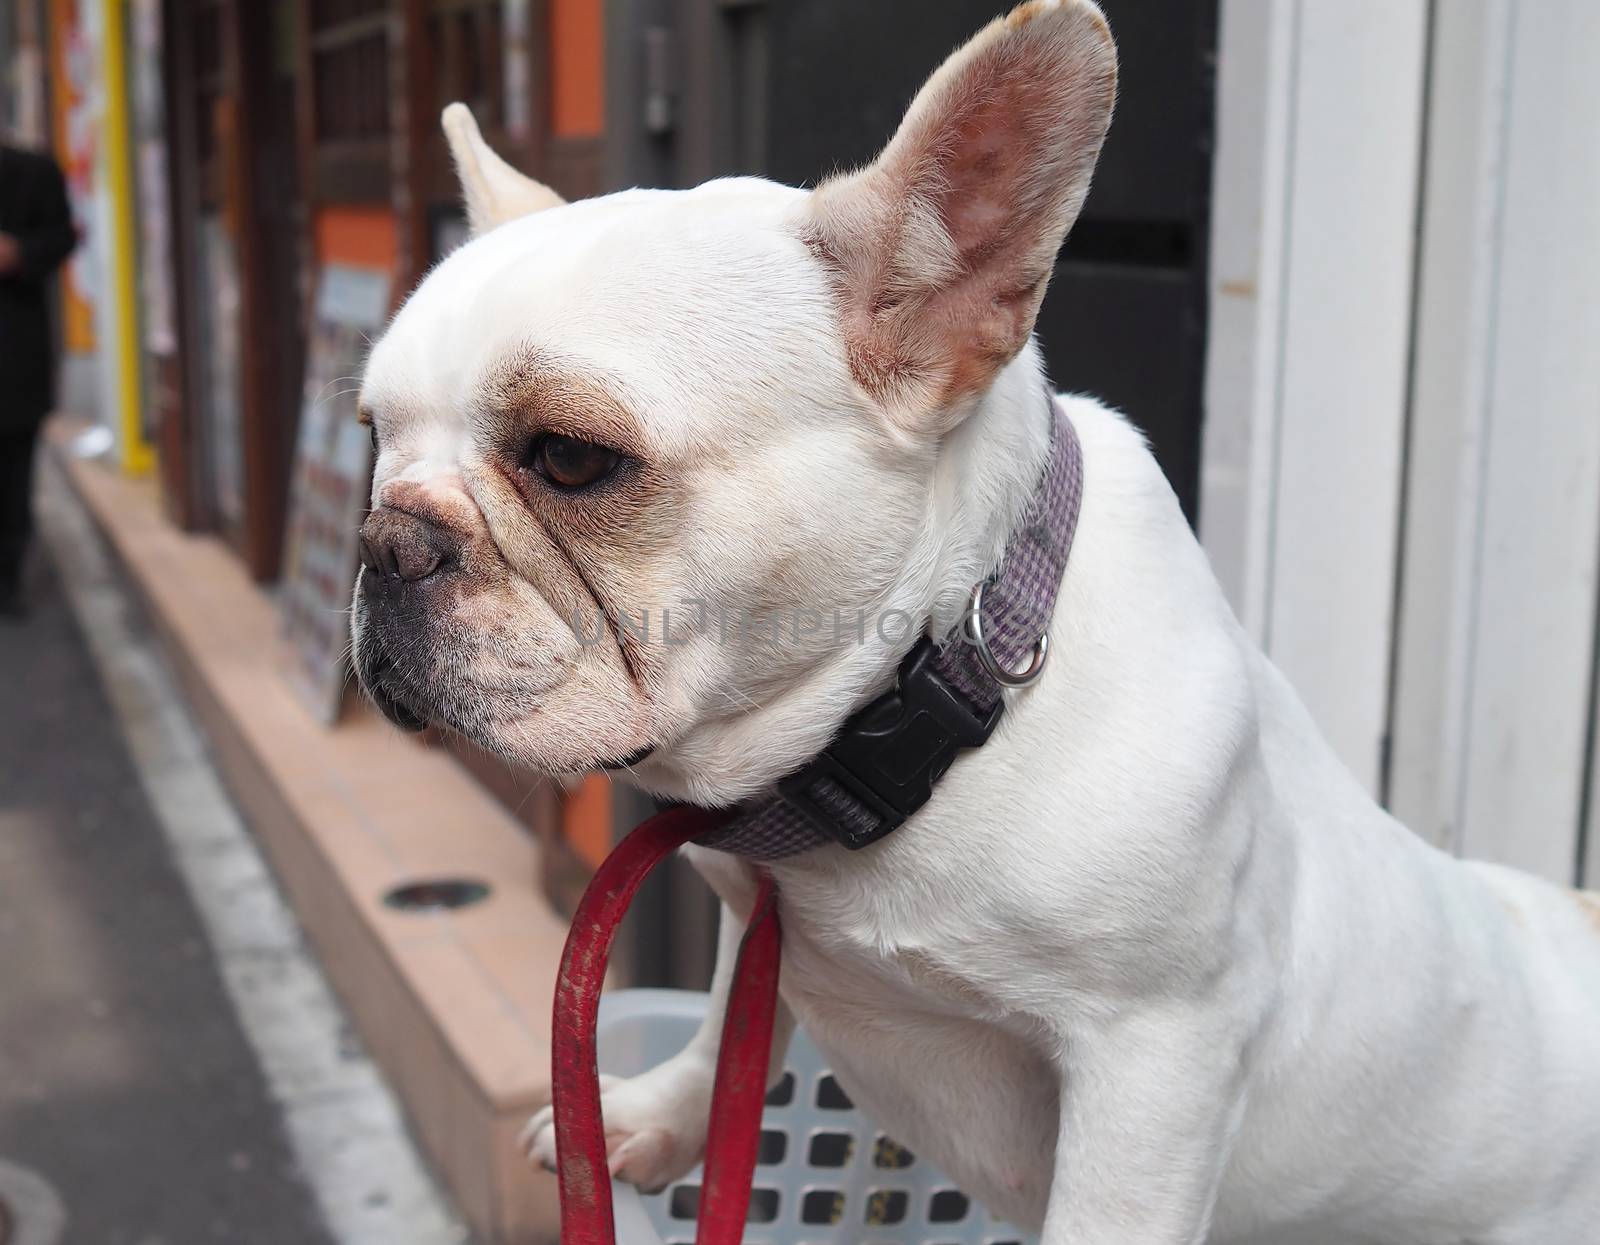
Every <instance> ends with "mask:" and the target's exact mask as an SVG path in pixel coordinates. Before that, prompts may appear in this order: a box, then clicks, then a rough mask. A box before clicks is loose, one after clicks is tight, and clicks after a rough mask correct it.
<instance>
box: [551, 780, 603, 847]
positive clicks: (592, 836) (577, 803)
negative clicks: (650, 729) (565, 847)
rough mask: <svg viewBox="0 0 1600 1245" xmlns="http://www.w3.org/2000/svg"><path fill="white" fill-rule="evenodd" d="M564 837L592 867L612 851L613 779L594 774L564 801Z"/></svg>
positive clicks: (562, 828)
mask: <svg viewBox="0 0 1600 1245" xmlns="http://www.w3.org/2000/svg"><path fill="white" fill-rule="evenodd" d="M561 833H562V835H563V837H564V838H565V839H566V840H567V843H568V844H569V845H570V846H571V847H572V850H573V851H574V852H576V853H577V855H578V858H579V859H580V860H582V861H583V862H584V863H585V864H588V865H589V866H591V867H593V866H597V865H598V864H599V863H600V862H601V861H602V860H604V859H605V858H606V853H607V852H609V851H610V850H611V779H610V778H609V777H607V776H606V775H605V774H590V775H589V776H588V777H587V778H585V779H584V780H583V782H582V783H581V784H580V785H579V786H577V787H576V788H574V789H573V790H571V791H569V792H567V794H566V796H565V797H563V799H562V801H561Z"/></svg>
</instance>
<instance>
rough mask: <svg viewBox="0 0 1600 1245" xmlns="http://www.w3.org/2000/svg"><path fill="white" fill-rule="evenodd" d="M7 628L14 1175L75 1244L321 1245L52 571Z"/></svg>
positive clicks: (1, 748)
mask: <svg viewBox="0 0 1600 1245" xmlns="http://www.w3.org/2000/svg"><path fill="white" fill-rule="evenodd" d="M43 562H44V555H43V554H40V555H38V556H37V557H36V560H35V571H36V573H35V575H34V576H33V592H32V597H33V602H34V612H33V616H32V617H31V618H30V619H29V620H28V621H27V622H25V623H23V624H20V625H19V624H15V623H4V622H0V1161H4V1162H6V1163H10V1164H19V1165H21V1166H23V1167H25V1168H28V1169H31V1170H33V1171H34V1172H36V1173H38V1174H39V1175H41V1176H42V1177H44V1179H45V1180H46V1181H48V1182H49V1183H50V1184H51V1185H53V1186H54V1187H55V1189H56V1191H57V1192H58V1193H59V1195H60V1197H61V1199H62V1201H63V1202H64V1203H65V1206H66V1212H67V1228H66V1234H65V1237H64V1241H65V1242H66V1243H67V1245H199V1243H201V1242H205V1241H227V1242H232V1243H235V1245H255V1243H257V1242H259V1243H260V1245H325V1243H327V1242H329V1240H330V1238H329V1235H328V1233H327V1231H326V1230H325V1228H324V1227H323V1226H322V1224H321V1222H320V1220H319V1216H318V1212H317V1209H316V1205H315V1202H314V1199H313V1197H312V1194H311V1191H310V1189H309V1188H308V1187H307V1186H306V1185H305V1184H304V1183H303V1182H302V1180H301V1179H300V1176H299V1175H298V1173H297V1172H296V1170H295V1165H294V1160H293V1157H292V1155H291V1152H290V1149H289V1146H288V1144H287V1141H286V1138H285V1134H284V1129H283V1125H282V1122H281V1119H280V1115H279V1112H278V1111H277V1109H276V1108H275V1106H274V1104H273V1103H272V1102H271V1100H270V1098H269V1095H268V1092H267V1087H266V1083H265V1081H264V1080H263V1076H262V1073H261V1070H260V1068H259V1066H258V1065H257V1063H256V1061H255V1058H254V1056H253V1054H252V1051H251V1048H250V1046H249V1044H248V1042H247V1041H246V1038H245V1036H244V1033H243V1032H242V1031H241V1029H240V1025H239V1022H238V1020H237V1019H236V1015H235V1012H234V1011H233V1009H232V1007H231V1006H230V1003H229V1000H228V997H227V994H226V992H225V990H224V987H223V984H222V981H221V979H220V977H219V975H218V971H217V967H216V964H215V962H214V960H213V959H212V957H211V953H210V949H209V947H208V944H207V942H206V939H205V935H204V933H203V930H202V928H201V925H200V922H199V919H198V917H197V914H196V911H195V908H194V906H193V904H192V903H191V901H190V899H189V895H188V893H187V891H186V890H185V888H184V885H183V883H182V881H181V879H180V877H179V875H178V873H177V871H176V869H175V867H174V865H173V863H172V862H171V860H170V859H169V856H168V852H167V848H166V845H165V842H164V840H163V838H162V834H161V831H160V828H159V826H158V824H157V822H156V820H155V816H154V813H153V812H152V810H151V808H150V806H149V803H148V802H147V800H146V799H145V797H144V794H143V791H142V790H141V788H140V785H139V781H138V777H137V774H136V771H135V769H134V765H133V762H132V759H131V757H130V755H129V751H128V747H127V744H126V741H125V740H124V739H123V738H122V736H121V734H120V731H119V728H118V726H117V719H116V717H115V715H114V714H113V713H112V711H111V707H110V705H109V704H108V702H107V698H106V695H105V693H104V691H103V689H102V688H101V686H100V684H99V682H98V678H97V675H96V671H95V667H94V665H93V664H92V661H91V657H90V654H89V652H88V651H87V649H86V647H85V644H84V640H83V638H82V636H81V635H80V633H79V631H78V628H77V626H76V624H75V622H74V619H73V616H72V614H71V612H70V611H69V609H68V607H67V604H66V602H65V600H64V599H63V594H62V591H61V586H60V584H59V582H58V581H57V580H56V578H55V574H54V572H53V570H52V569H51V568H50V567H49V566H47V565H41V563H43Z"/></svg>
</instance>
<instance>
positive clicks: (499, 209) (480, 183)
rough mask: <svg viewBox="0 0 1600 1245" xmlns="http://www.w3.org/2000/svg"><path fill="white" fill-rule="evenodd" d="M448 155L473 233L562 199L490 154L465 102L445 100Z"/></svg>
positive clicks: (556, 204)
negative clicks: (446, 103)
mask: <svg viewBox="0 0 1600 1245" xmlns="http://www.w3.org/2000/svg"><path fill="white" fill-rule="evenodd" d="M439 124H440V125H442V126H443V127H444V136H445V138H446V140H448V141H449V143H450V154H451V156H452V157H454V159H455V162H456V176H457V177H458V178H460V180H461V197H462V198H463V199H464V200H466V205H467V223H468V224H469V225H470V226H471V227H472V236H473V237H477V236H478V235H479V234H483V233H488V232H489V230H491V229H493V228H494V227H495V226H496V225H503V224H505V223H506V222H507V221H508V220H515V219H516V218H517V217H519V216H531V215H532V214H533V213H535V212H542V211H544V210H545V209H546V208H553V207H560V206H561V205H562V204H563V203H565V202H566V200H565V199H563V198H562V197H561V196H560V195H558V194H557V193H556V192H555V191H553V190H551V189H550V187H548V186H546V185H545V184H544V183H543V182H536V181H534V180H533V178H531V177H528V176H526V175H525V174H522V173H519V172H517V170H516V169H514V168H512V167H511V166H510V165H509V164H507V163H506V162H505V161H504V160H502V159H501V158H500V157H499V156H497V155H496V154H495V153H494V149H493V148H492V147H490V146H489V144H488V143H486V142H484V141H483V135H482V134H480V133H479V132H478V123H477V122H476V121H475V120H473V117H472V109H470V108H468V107H467V106H466V105H465V104H461V103H456V104H450V105H449V106H448V107H446V108H445V110H444V113H443V115H442V116H440V118H439Z"/></svg>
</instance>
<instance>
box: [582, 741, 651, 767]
mask: <svg viewBox="0 0 1600 1245" xmlns="http://www.w3.org/2000/svg"><path fill="white" fill-rule="evenodd" d="M655 750H656V746H655V744H646V745H645V746H644V747H642V748H640V749H638V750H636V751H634V752H630V753H628V755H627V756H625V757H620V758H618V759H617V760H615V761H601V762H600V764H599V765H597V766H596V767H595V768H596V769H603V770H619V769H632V768H633V767H634V766H635V765H642V764H644V762H645V761H647V760H648V759H649V758H650V754H651V753H652V752H654V751H655Z"/></svg>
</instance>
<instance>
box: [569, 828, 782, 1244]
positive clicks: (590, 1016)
mask: <svg viewBox="0 0 1600 1245" xmlns="http://www.w3.org/2000/svg"><path fill="white" fill-rule="evenodd" d="M723 820H725V817H724V816H722V815H719V814H716V813H708V812H706V811H705V810H704V809H697V808H673V809H668V810H667V811H666V812H664V813H658V814H657V815H656V816H654V817H652V818H651V819H650V820H649V821H647V822H645V823H644V824H643V825H641V826H639V827H638V828H637V829H635V830H634V831H633V832H632V833H631V834H629V835H628V837H627V838H625V839H624V840H623V841H622V842H621V843H619V844H618V845H617V848H616V850H615V851H613V852H612V853H611V855H610V856H608V857H606V859H605V860H604V861H603V862H602V863H601V865H600V868H599V869H598V870H597V871H596V872H595V876H594V880H593V881H592V882H590V883H589V888H588V889H587V890H586V891H584V894H583V898H582V899H581V900H580V901H579V902H578V911H577V913H576V914H575V915H574V916H573V919H572V929H571V931H570V932H569V933H568V935H567V944H566V948H565V949H564V950H563V951H562V953H561V971H560V973H559V974H558V976H557V978H556V995H555V1017H554V1023H553V1025H552V1036H551V1061H552V1065H553V1067H552V1073H551V1092H552V1105H553V1107H554V1113H555V1126H556V1166H557V1169H558V1174H557V1179H558V1181H559V1185H560V1191H561V1242H562V1245H616V1224H615V1221H614V1219H613V1217H612V1211H611V1172H610V1168H609V1166H608V1164H607V1160H606V1132H605V1121H604V1120H603V1119H602V1118H601V1114H600V1073H599V1068H598V1065H597V1063H596V1057H595V1025H596V1023H597V1022H598V1020H599V1017H600V989H601V986H602V985H603V984H604V981H605V974H606V962H607V960H608V959H609V958H610V955H611V946H612V943H613V942H615V941H616V936H617V926H618V925H619V924H620V923H621V921H622V918H623V916H624V915H625V914H626V913H627V911H628V906H629V905H630V904H631V903H632V902H633V898H634V896H635V895H636V894H637V893H638V891H639V886H640V884H641V883H643V881H644V880H645V878H646V877H648V876H649V874H650V871H651V870H652V869H654V868H655V867H656V866H657V865H658V864H660V863H661V861H663V860H664V859H666V857H667V856H669V855H670V854H671V853H672V852H673V851H675V850H676V849H677V848H678V847H680V846H682V845H683V844H684V843H687V842H689V841H690V840H691V839H696V838H699V837H701V836H702V835H705V834H708V833H710V832H711V831H712V830H715V829H716V828H717V826H718V825H719V824H721V822H722V821H723ZM779 949H780V932H779V928H778V913H777V899H776V893H775V891H774V888H773V885H772V882H771V879H763V880H762V883H761V887H760V890H759V891H758V893H757V896H756V903H755V910H754V912H753V913H752V915H751V918H750V925H749V927H748V928H747V929H746V931H745V936H744V940H743V942H742V943H741V944H740V947H739V961H738V964H737V966H736V968H735V970H734V980H733V985H732V987H731V989H730V991H729V997H728V1010H727V1016H726V1019H725V1020H724V1023H723V1030H722V1042H721V1046H720V1048H719V1050H718V1053H717V1076H716V1081H715V1085H714V1088H713V1090H712V1098H711V1129H710V1133H709V1137H708V1140H707V1143H706V1162H705V1179H704V1182H703V1184H702V1186H701V1196H700V1214H699V1220H700V1222H699V1228H698V1230H697V1232H696V1235H695V1240H696V1245H738V1243H739V1241H740V1240H741V1239H742V1237H743V1234H744V1223H745V1216H746V1214H747V1212H748V1210H749V1205H750V1185H751V1181H752V1179H753V1177H754V1174H755V1162H756V1147H757V1140H758V1137H759V1134H760V1128H761V1108H762V1104H763V1098H764V1096H765V1091H766V1079H767V1064H768V1060H769V1057H770V1056H769V1053H770V1050H771V1047H772V1025H773V1012H774V1009H775V1007H776V1005H777V990H778V962H779Z"/></svg>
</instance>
